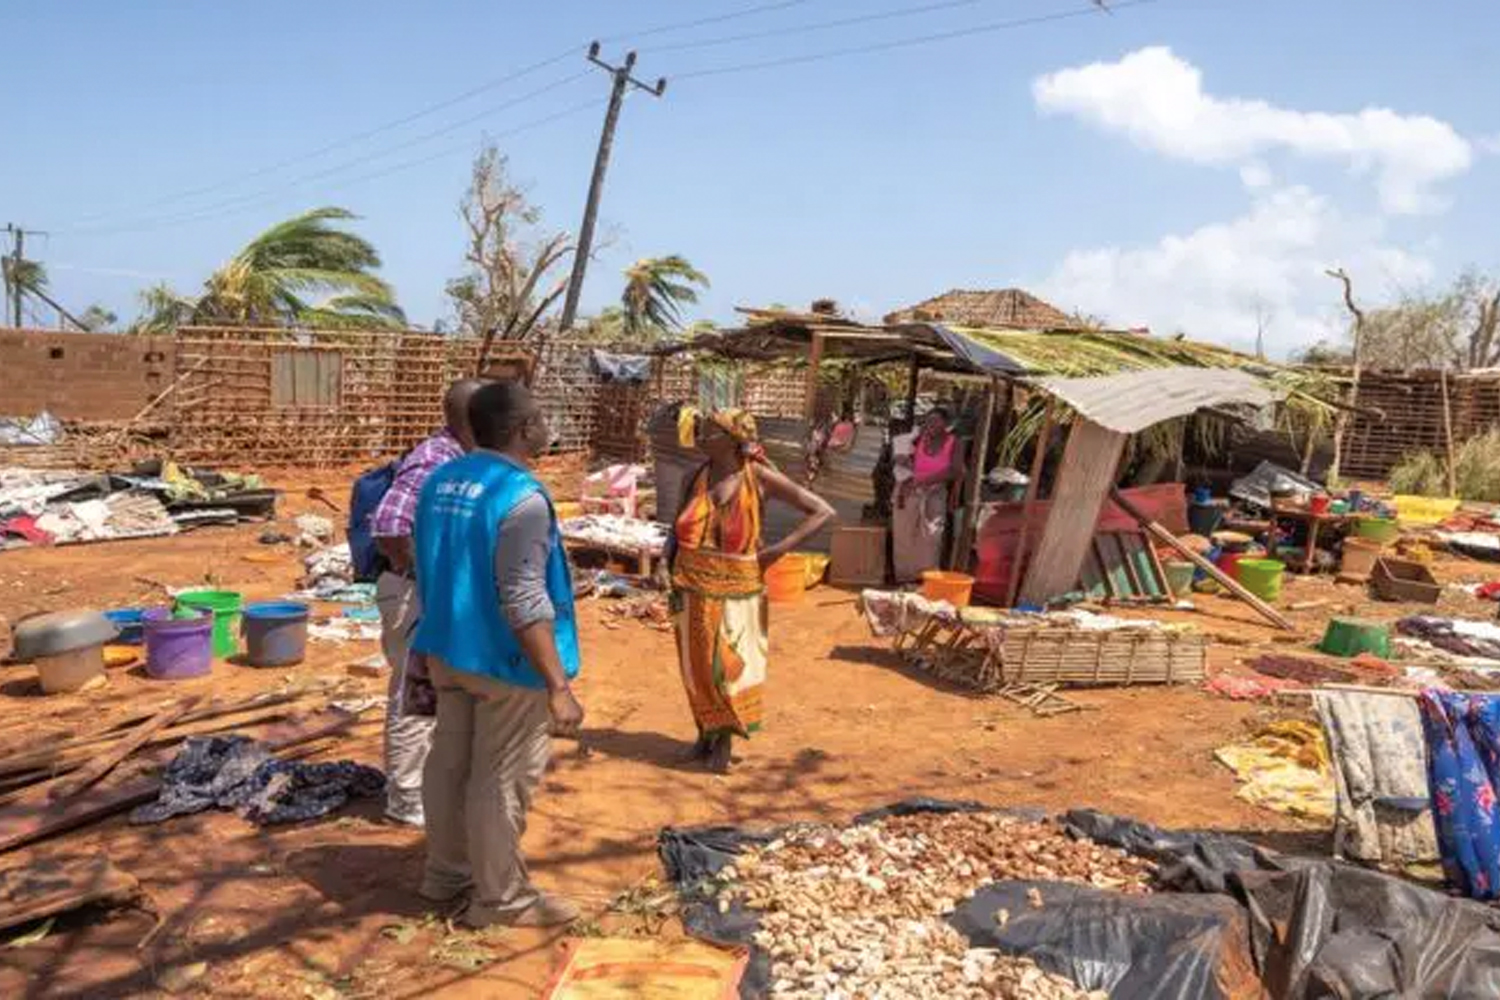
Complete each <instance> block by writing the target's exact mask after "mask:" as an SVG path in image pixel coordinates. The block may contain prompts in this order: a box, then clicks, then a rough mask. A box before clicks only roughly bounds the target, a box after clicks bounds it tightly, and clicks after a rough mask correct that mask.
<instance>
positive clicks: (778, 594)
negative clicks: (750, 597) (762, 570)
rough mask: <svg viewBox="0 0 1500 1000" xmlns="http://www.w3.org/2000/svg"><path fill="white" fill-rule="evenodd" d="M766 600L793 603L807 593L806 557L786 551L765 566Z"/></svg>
mask: <svg viewBox="0 0 1500 1000" xmlns="http://www.w3.org/2000/svg"><path fill="white" fill-rule="evenodd" d="M765 580H766V600H768V601H774V602H775V603H777V604H795V603H797V602H798V601H800V600H802V595H803V594H805V593H807V559H806V558H805V557H804V556H802V555H801V554H799V553H796V552H788V553H787V554H786V555H784V556H782V557H781V558H780V559H778V560H776V561H775V562H773V563H772V564H771V565H769V566H767V567H766V575H765Z"/></svg>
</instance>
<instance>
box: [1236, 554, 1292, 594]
mask: <svg viewBox="0 0 1500 1000" xmlns="http://www.w3.org/2000/svg"><path fill="white" fill-rule="evenodd" d="M1239 571H1240V585H1241V586H1243V587H1244V588H1245V589H1246V590H1248V591H1250V593H1252V594H1254V595H1255V596H1256V597H1259V598H1260V599H1261V600H1263V601H1274V600H1276V599H1277V598H1278V597H1280V596H1281V580H1282V578H1283V577H1284V576H1286V565H1285V564H1284V563H1281V562H1278V561H1277V560H1275V559H1241V560H1240V563H1239Z"/></svg>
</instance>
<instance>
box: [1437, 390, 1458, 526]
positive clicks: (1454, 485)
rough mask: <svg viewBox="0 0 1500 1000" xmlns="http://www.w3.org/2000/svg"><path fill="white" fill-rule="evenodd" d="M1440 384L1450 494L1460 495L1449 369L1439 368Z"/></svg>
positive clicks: (1453, 495) (1451, 495) (1450, 495)
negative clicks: (1454, 454)
mask: <svg viewBox="0 0 1500 1000" xmlns="http://www.w3.org/2000/svg"><path fill="white" fill-rule="evenodd" d="M1438 384H1439V385H1441V386H1442V387H1443V441H1444V443H1445V444H1446V445H1447V448H1448V496H1449V497H1450V498H1451V497H1456V496H1458V469H1457V468H1456V466H1455V464H1454V461H1453V410H1452V409H1451V408H1450V406H1449V403H1448V369H1447V368H1441V369H1439V370H1438Z"/></svg>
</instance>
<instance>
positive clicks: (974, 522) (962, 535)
mask: <svg viewBox="0 0 1500 1000" xmlns="http://www.w3.org/2000/svg"><path fill="white" fill-rule="evenodd" d="M999 387H1000V380H999V379H998V378H993V377H992V378H991V379H990V388H989V392H987V393H985V397H984V413H983V414H981V415H980V418H979V434H978V436H977V437H976V438H975V439H974V449H973V453H972V454H970V455H969V468H968V473H969V474H968V479H967V483H966V485H965V489H964V516H963V522H962V524H961V526H960V528H959V530H958V531H957V532H956V533H955V534H956V536H957V537H955V538H954V539H953V554H952V557H951V559H950V562H951V564H952V566H953V568H954V569H956V570H958V571H959V572H960V573H967V572H968V571H969V567H970V566H971V565H973V561H974V533H975V531H976V530H977V529H978V527H979V506H980V503H979V501H980V497H981V494H982V489H981V487H982V485H983V483H984V462H985V456H986V455H988V454H989V450H990V433H991V431H992V430H993V429H994V425H995V397H996V396H997V395H998V394H999V393H998V392H997V390H998V389H999Z"/></svg>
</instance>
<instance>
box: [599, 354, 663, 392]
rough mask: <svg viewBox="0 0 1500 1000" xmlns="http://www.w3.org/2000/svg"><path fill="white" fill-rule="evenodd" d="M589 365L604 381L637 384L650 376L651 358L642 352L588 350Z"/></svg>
mask: <svg viewBox="0 0 1500 1000" xmlns="http://www.w3.org/2000/svg"><path fill="white" fill-rule="evenodd" d="M589 367H590V368H592V369H593V370H594V374H596V375H598V376H599V377H600V378H601V379H603V380H604V381H605V382H623V383H626V384H630V385H638V384H640V383H642V382H644V381H646V380H647V379H649V378H650V377H651V358H650V357H648V356H646V355H644V354H615V353H613V352H611V351H599V350H594V351H590V352H589Z"/></svg>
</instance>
